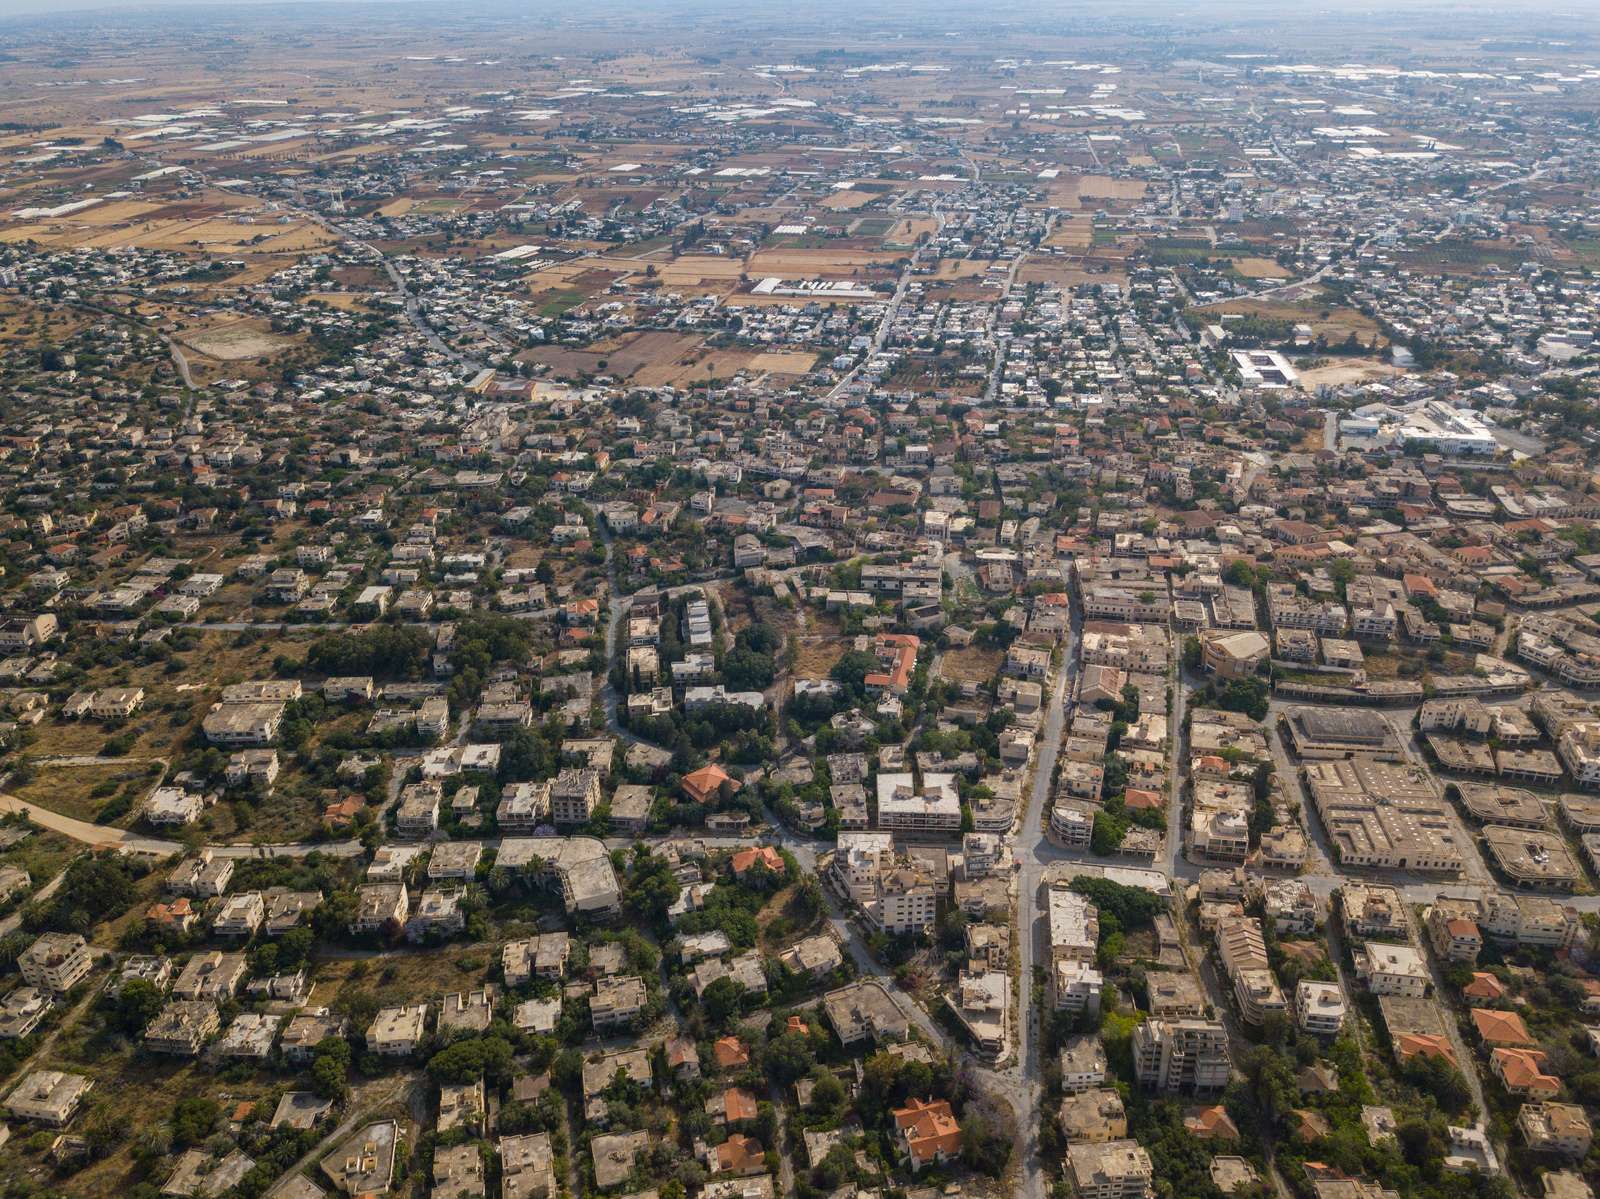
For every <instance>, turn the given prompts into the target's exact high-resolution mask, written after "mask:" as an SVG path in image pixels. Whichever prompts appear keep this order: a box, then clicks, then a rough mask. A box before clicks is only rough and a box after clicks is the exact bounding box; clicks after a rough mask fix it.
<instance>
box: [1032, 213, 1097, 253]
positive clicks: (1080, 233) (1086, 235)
mask: <svg viewBox="0 0 1600 1199" xmlns="http://www.w3.org/2000/svg"><path fill="white" fill-rule="evenodd" d="M1093 240H1094V225H1093V224H1092V223H1091V222H1089V221H1078V220H1074V221H1057V222H1056V227H1055V231H1054V232H1053V233H1051V234H1050V237H1049V240H1047V241H1046V242H1045V243H1044V244H1045V245H1047V246H1069V247H1076V246H1086V245H1088V244H1089V243H1090V242H1091V241H1093Z"/></svg>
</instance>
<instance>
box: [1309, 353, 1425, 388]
mask: <svg viewBox="0 0 1600 1199" xmlns="http://www.w3.org/2000/svg"><path fill="white" fill-rule="evenodd" d="M1400 373H1401V371H1400V368H1399V367H1397V366H1395V365H1394V364H1392V363H1389V362H1373V361H1372V360H1370V359H1364V358H1358V359H1355V360H1348V359H1346V360H1343V361H1341V360H1339V359H1335V360H1334V361H1332V362H1330V363H1329V364H1328V365H1327V366H1317V367H1313V368H1312V369H1310V370H1307V371H1301V372H1300V381H1301V382H1302V383H1304V384H1305V386H1306V387H1307V388H1315V387H1316V386H1317V384H1319V383H1326V384H1328V385H1329V386H1332V387H1339V386H1341V385H1343V384H1345V383H1372V382H1375V381H1378V380H1381V379H1387V378H1389V377H1390V376H1391V375H1398V374H1400Z"/></svg>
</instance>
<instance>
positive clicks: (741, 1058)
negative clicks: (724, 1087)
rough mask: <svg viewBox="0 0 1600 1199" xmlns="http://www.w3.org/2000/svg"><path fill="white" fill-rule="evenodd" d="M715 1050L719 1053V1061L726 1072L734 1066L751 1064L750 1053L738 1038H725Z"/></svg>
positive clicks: (716, 1045) (718, 1043)
mask: <svg viewBox="0 0 1600 1199" xmlns="http://www.w3.org/2000/svg"><path fill="white" fill-rule="evenodd" d="M713 1048H714V1049H715V1050H716V1051H717V1061H719V1062H721V1063H722V1068H723V1069H725V1070H726V1069H729V1068H731V1067H733V1066H748V1065H749V1064H750V1051H749V1050H747V1049H746V1048H745V1047H744V1042H743V1041H741V1040H739V1038H738V1037H723V1038H722V1040H720V1041H718V1042H717V1043H716V1044H715V1045H714V1046H713Z"/></svg>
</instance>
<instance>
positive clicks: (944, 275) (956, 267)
mask: <svg viewBox="0 0 1600 1199" xmlns="http://www.w3.org/2000/svg"><path fill="white" fill-rule="evenodd" d="M992 265H993V263H991V262H989V261H988V260H987V259H982V258H942V259H940V260H939V266H938V269H937V270H935V271H934V273H933V277H934V278H935V279H961V278H964V277H966V276H968V275H982V274H984V273H985V272H986V271H988V269H989V268H990V266H992Z"/></svg>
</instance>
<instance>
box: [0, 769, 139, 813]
mask: <svg viewBox="0 0 1600 1199" xmlns="http://www.w3.org/2000/svg"><path fill="white" fill-rule="evenodd" d="M155 782H156V777H153V776H150V775H148V774H147V773H146V771H145V763H143V762H125V761H120V760H119V759H116V758H110V759H107V762H106V764H105V765H99V764H95V765H93V766H57V765H53V764H52V765H49V766H43V767H40V768H39V772H38V774H37V775H36V776H35V777H34V779H33V781H32V782H30V783H25V784H23V785H21V786H13V787H12V788H11V790H10V794H11V795H12V796H13V797H14V798H16V799H20V800H21V801H22V802H23V803H26V804H30V805H32V806H33V807H36V808H42V809H44V810H46V811H51V812H55V813H58V814H59V815H62V816H71V817H72V818H73V819H74V820H87V821H89V822H90V823H93V822H94V820H95V817H96V816H97V815H98V814H99V812H100V809H101V808H103V807H104V806H105V805H106V804H107V803H109V802H111V800H112V799H113V798H114V797H116V796H117V795H118V794H119V793H120V792H123V791H129V790H131V798H132V799H133V800H134V801H135V803H137V801H138V800H139V799H142V798H143V797H144V794H145V792H146V791H147V790H148V789H149V787H150V786H151V785H153V784H154V783H155ZM113 823H116V824H118V825H122V826H125V825H127V824H128V820H127V819H125V818H124V819H120V820H117V821H115V822H113Z"/></svg>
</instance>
